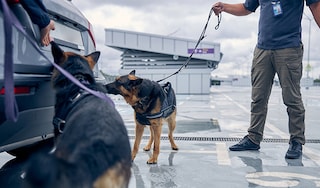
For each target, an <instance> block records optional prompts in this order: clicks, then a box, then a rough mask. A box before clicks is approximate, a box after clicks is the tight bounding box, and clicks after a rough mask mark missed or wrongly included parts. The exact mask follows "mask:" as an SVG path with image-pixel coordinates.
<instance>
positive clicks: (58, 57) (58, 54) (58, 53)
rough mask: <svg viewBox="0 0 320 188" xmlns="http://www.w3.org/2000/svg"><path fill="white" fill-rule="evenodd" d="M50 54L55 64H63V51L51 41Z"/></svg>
mask: <svg viewBox="0 0 320 188" xmlns="http://www.w3.org/2000/svg"><path fill="white" fill-rule="evenodd" d="M51 53H52V56H53V59H54V62H55V63H57V64H60V63H61V62H63V60H64V58H65V56H64V51H63V50H62V49H61V48H60V47H59V46H58V45H57V43H55V42H54V41H51Z"/></svg>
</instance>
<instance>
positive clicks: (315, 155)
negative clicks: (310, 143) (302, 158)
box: [303, 147, 320, 166]
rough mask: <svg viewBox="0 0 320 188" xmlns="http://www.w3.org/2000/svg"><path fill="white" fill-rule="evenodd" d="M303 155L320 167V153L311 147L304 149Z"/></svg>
mask: <svg viewBox="0 0 320 188" xmlns="http://www.w3.org/2000/svg"><path fill="white" fill-rule="evenodd" d="M303 154H304V155H306V156H307V157H308V158H310V159H311V160H312V161H313V162H315V163H316V164H317V165H318V166H320V156H319V152H315V151H314V150H312V149H310V148H309V147H303Z"/></svg>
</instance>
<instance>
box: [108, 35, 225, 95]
mask: <svg viewBox="0 0 320 188" xmlns="http://www.w3.org/2000/svg"><path fill="white" fill-rule="evenodd" d="M105 37H106V38H105V44H106V45H107V46H109V47H111V48H114V49H117V50H120V51H122V54H121V61H122V62H121V65H122V66H121V69H120V71H119V73H120V74H121V75H123V74H128V73H129V72H130V71H132V70H136V74H137V76H139V77H142V78H148V79H151V80H154V81H157V80H160V79H162V78H165V77H167V76H169V75H171V74H172V73H175V72H176V71H177V70H178V69H179V68H180V67H181V66H183V65H184V64H185V63H186V61H187V59H188V58H189V56H190V55H191V53H192V52H193V50H194V47H195V45H196V43H197V40H190V39H182V38H177V37H169V36H162V35H155V34H148V33H140V32H133V31H126V30H119V29H105ZM221 58H222V53H221V52H220V44H219V43H212V42H210V43H209V42H201V43H200V44H199V46H198V48H197V49H195V51H194V54H193V56H192V58H191V59H190V61H189V64H188V66H187V67H185V68H184V69H183V70H182V71H181V72H180V73H179V74H177V75H174V76H172V77H170V78H168V79H166V80H164V82H166V81H169V82H171V83H172V86H173V88H174V89H175V91H176V93H177V94H207V93H209V88H210V74H211V71H212V70H214V69H216V68H217V67H218V64H219V62H220V60H221Z"/></svg>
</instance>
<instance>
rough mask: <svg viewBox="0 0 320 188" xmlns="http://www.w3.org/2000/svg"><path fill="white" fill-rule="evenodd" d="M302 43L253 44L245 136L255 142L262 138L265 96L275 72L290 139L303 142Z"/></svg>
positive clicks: (265, 110)
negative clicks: (264, 46) (272, 47)
mask: <svg viewBox="0 0 320 188" xmlns="http://www.w3.org/2000/svg"><path fill="white" fill-rule="evenodd" d="M302 58H303V45H301V46H300V47H297V48H286V49H279V50H263V49H259V48H257V47H256V48H255V51H254V57H253V61H252V68H251V84H252V93H251V98H252V102H251V119H250V127H249V129H248V137H249V138H250V140H251V141H253V142H254V143H256V144H260V142H261V141H262V139H263V131H264V127H265V122H266V117H267V111H268V100H269V96H270V93H271V90H272V85H273V81H274V77H275V74H277V75H278V77H279V82H280V86H281V89H282V99H283V102H284V104H285V105H286V107H287V114H288V117H289V122H288V126H289V134H290V141H291V140H296V141H298V142H299V143H301V144H304V143H305V135H304V133H305V122H304V119H305V109H304V105H303V101H302V98H301V92H300V80H301V77H302V69H303V66H302Z"/></svg>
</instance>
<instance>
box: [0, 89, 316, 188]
mask: <svg viewBox="0 0 320 188" xmlns="http://www.w3.org/2000/svg"><path fill="white" fill-rule="evenodd" d="M319 92H320V87H310V88H309V89H306V88H302V96H303V102H304V105H305V109H306V120H305V122H306V132H305V135H306V138H307V143H306V144H305V145H304V147H303V156H302V157H301V158H300V159H295V160H287V159H285V157H284V156H285V153H286V151H287V149H288V146H289V145H288V138H289V134H288V126H287V125H288V117H287V113H286V107H285V106H284V104H283V101H282V97H281V89H280V88H279V87H277V86H275V87H274V88H273V91H272V94H271V96H270V100H269V110H268V116H267V122H266V126H265V132H264V140H263V142H262V143H261V145H260V146H261V149H260V150H259V151H241V152H238V151H237V152H234V151H229V149H228V147H229V146H231V145H233V144H236V143H237V142H238V141H239V140H240V139H242V138H243V136H245V135H246V134H247V128H248V126H249V120H250V102H251V99H250V94H251V88H250V87H232V86H215V87H212V88H211V93H210V94H209V95H177V110H178V113H177V128H176V130H175V133H174V137H175V139H176V144H177V145H178V147H179V150H178V151H173V150H171V148H170V144H169V141H168V139H167V132H168V131H167V125H164V126H163V133H162V140H161V144H160V155H159V158H158V164H154V165H148V164H146V161H147V160H148V158H149V155H150V152H144V151H143V149H142V148H143V147H144V145H145V144H146V143H147V141H148V140H147V139H148V135H149V130H148V129H147V128H146V129H145V134H144V137H143V139H142V141H141V145H140V150H139V153H138V154H137V156H136V159H135V160H134V162H133V167H132V177H131V180H130V184H129V188H156V187H166V188H167V187H168V188H169V187H170V188H171V187H182V188H203V187H223V188H229V187H230V188H236V187H241V188H242V187H303V188H309V187H310V188H312V187H320V168H319V165H320V151H319V150H320V138H319V135H320V133H319V132H320V131H319V130H320V128H319V125H320V118H319V112H320V95H319ZM112 98H113V100H114V101H115V104H116V108H117V109H118V110H119V112H120V114H121V115H122V117H123V119H124V121H125V124H126V126H127V129H128V133H129V137H130V142H131V145H133V141H134V127H135V125H134V121H133V110H132V108H131V107H130V106H128V105H127V104H126V103H125V101H124V100H123V99H122V98H121V97H119V96H112ZM11 159H13V157H12V156H10V155H8V154H6V153H0V166H2V168H1V169H0V187H3V185H14V181H17V180H16V179H19V176H17V175H16V174H17V173H13V171H18V172H19V169H21V168H19V165H21V164H19V163H18V164H17V165H14V166H13V167H12V168H9V169H8V168H5V166H7V165H5V166H3V165H4V164H5V163H8V161H9V160H11ZM17 166H18V167H17ZM10 174H15V175H12V176H10ZM18 174H19V173H18ZM4 175H5V177H6V178H4ZM1 176H2V178H1ZM8 182H9V183H8Z"/></svg>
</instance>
